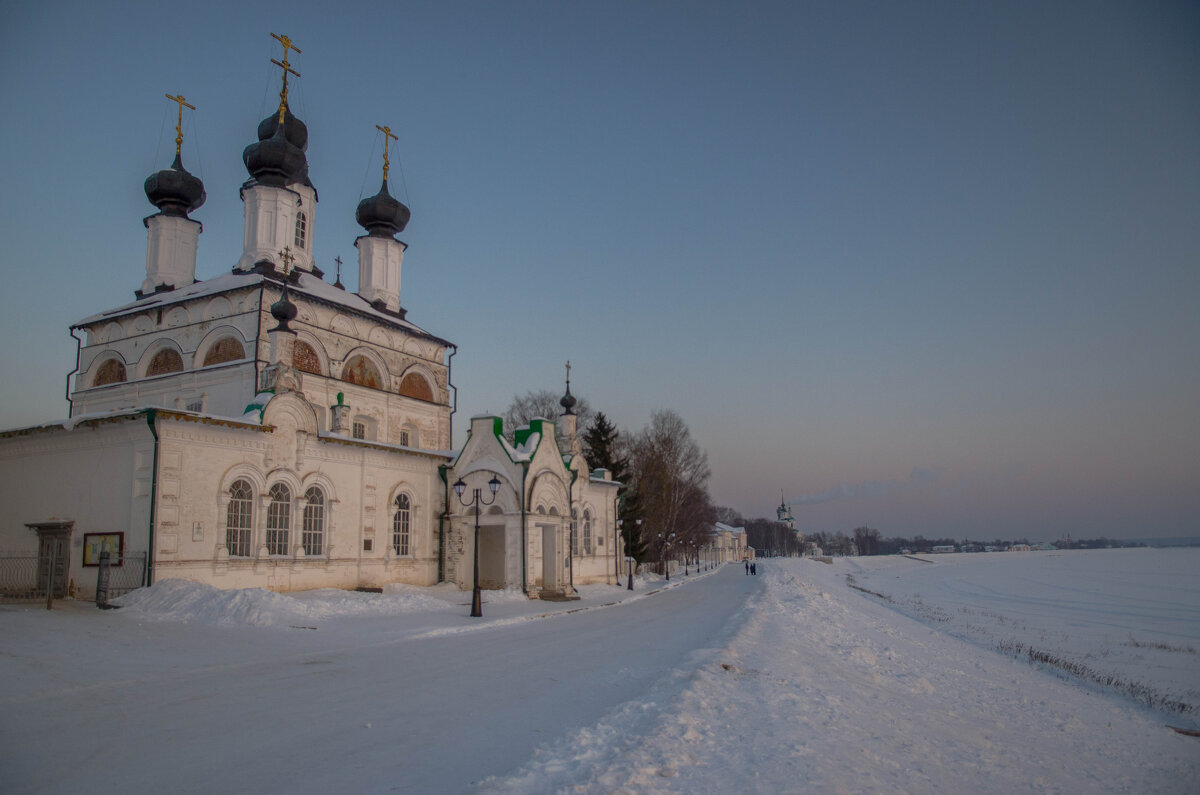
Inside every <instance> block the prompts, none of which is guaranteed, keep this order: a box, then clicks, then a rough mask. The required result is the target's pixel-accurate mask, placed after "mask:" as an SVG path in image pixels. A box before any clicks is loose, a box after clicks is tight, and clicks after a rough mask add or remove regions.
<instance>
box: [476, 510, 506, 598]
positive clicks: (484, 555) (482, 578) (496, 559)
mask: <svg viewBox="0 0 1200 795" xmlns="http://www.w3.org/2000/svg"><path fill="white" fill-rule="evenodd" d="M507 585H508V580H507V578H506V577H505V572H504V525H490V526H483V527H480V528H479V587H480V588H487V589H491V590H499V589H502V588H504V587H505V586H507Z"/></svg>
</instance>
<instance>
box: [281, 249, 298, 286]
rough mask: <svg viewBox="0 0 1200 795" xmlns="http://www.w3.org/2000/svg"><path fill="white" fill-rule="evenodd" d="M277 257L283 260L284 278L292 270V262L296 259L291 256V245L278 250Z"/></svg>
mask: <svg viewBox="0 0 1200 795" xmlns="http://www.w3.org/2000/svg"><path fill="white" fill-rule="evenodd" d="M279 259H280V260H282V261H283V275H284V277H285V278H286V277H287V275H288V274H289V273H291V271H292V263H293V262H295V261H296V258H295V257H294V256H292V247H291V246H284V247H283V249H282V250H280V252H279Z"/></svg>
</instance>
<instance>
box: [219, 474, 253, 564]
mask: <svg viewBox="0 0 1200 795" xmlns="http://www.w3.org/2000/svg"><path fill="white" fill-rule="evenodd" d="M253 509H254V492H253V491H252V490H251V489H250V484H249V483H247V482H246V481H244V480H237V481H234V483H233V485H232V486H230V487H229V508H228V509H227V510H226V512H225V548H226V549H227V550H228V551H229V556H230V557H232V558H248V557H250V529H251V528H252V527H253V524H251V519H252V517H253Z"/></svg>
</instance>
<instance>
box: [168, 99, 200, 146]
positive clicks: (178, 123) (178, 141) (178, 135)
mask: <svg viewBox="0 0 1200 795" xmlns="http://www.w3.org/2000/svg"><path fill="white" fill-rule="evenodd" d="M167 99H169V100H171V101H172V102H178V103H179V118H177V119H176V120H175V154H176V155H178V154H179V150H180V149H181V148H182V147H183V106H184V105H187V106H188V107H189V108H191V109H192V110H195V109H196V106H195V105H188V101H187V100H186V99H184V98H183V94H180V95H179V96H177V97H173V96H171V95H170V94H167Z"/></svg>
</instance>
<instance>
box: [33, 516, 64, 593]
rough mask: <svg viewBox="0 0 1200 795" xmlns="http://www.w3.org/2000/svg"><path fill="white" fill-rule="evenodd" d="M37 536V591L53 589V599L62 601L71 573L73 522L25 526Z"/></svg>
mask: <svg viewBox="0 0 1200 795" xmlns="http://www.w3.org/2000/svg"><path fill="white" fill-rule="evenodd" d="M26 527H28V528H29V529H30V530H34V531H36V532H37V534H38V566H37V589H38V591H40V592H41V593H46V590H47V588H52V589H53V597H54V598H55V599H62V598H63V597H65V596H66V595H67V585H68V583H67V578H68V575H69V573H70V571H71V531H72V530H74V529H75V523H74V522H45V523H43V524H31V525H26Z"/></svg>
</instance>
